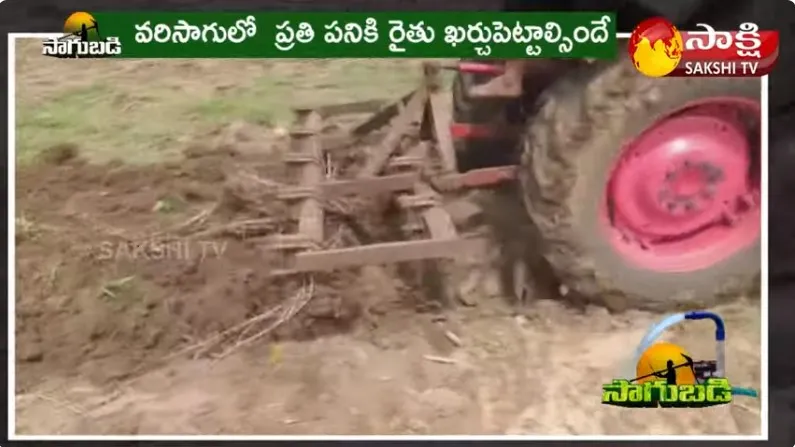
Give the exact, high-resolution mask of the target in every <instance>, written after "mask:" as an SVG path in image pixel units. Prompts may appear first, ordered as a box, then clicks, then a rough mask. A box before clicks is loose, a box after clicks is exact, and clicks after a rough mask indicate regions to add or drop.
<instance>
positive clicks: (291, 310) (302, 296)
mask: <svg viewBox="0 0 795 447" xmlns="http://www.w3.org/2000/svg"><path fill="white" fill-rule="evenodd" d="M314 294H315V281H314V279H312V278H311V277H310V278H309V280H308V284H306V285H305V286H304V287H302V288H301V290H300V291H299V292H298V293H296V294H295V295H294V297H293V300H292V301H293V303H292V305H291V306H290V307H288V308H287V309H285V310H284V312H282V314H281V315H280V316H279V319H278V320H276V321H275V322H273V323H271V324H270V325H268V326H267V327H266V328H265V329H263V330H261V331H259V332H257V333H256V334H254V335H252V336H250V337H248V338H245V339H243V340H241V341H239V342H238V343H236V344H235V345H234V346H232V347H230V348H229V349H227V350H226V351H224V352H222V353H221V354H219V355H218V356H217V357H216V360H221V359H223V358H225V357H228V356H229V355H230V354H232V353H233V352H235V351H237V350H238V349H240V348H242V347H244V346H247V345H250V344H251V343H253V342H254V341H256V340H258V339H260V338H262V337H264V336H265V335H267V334H269V333H270V332H271V331H273V330H274V329H276V328H277V327H279V326H281V325H282V324H283V323H285V322H286V321H288V320H289V319H291V318H292V317H294V316H295V315H296V314H298V312H300V311H301V309H303V308H304V306H306V305H307V303H309V301H310V300H311V299H312V297H313V296H314Z"/></svg>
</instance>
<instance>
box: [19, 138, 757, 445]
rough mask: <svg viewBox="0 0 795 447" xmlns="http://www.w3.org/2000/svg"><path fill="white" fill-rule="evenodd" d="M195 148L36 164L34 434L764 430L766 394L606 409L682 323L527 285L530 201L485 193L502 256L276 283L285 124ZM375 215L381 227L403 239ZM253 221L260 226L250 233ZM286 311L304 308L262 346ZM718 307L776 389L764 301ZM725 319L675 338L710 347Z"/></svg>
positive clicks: (29, 298) (24, 199)
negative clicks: (637, 359)
mask: <svg viewBox="0 0 795 447" xmlns="http://www.w3.org/2000/svg"><path fill="white" fill-rule="evenodd" d="M196 140H197V141H201V142H202V143H201V144H197V145H193V146H190V147H188V149H187V150H186V151H185V156H184V159H183V160H181V161H178V162H172V163H167V164H162V165H156V166H137V167H134V166H128V165H123V164H121V163H115V162H112V163H109V164H102V165H99V164H92V163H89V162H87V161H85V160H83V159H82V158H81V155H80V148H79V147H76V146H72V145H66V144H65V145H60V146H57V147H54V148H52V149H51V150H49V151H47V152H46V153H45V154H43V156H42V159H41V160H40V161H39V162H38V163H35V164H32V165H29V166H26V167H22V168H20V169H19V170H18V172H17V175H16V182H17V185H16V196H17V201H16V206H17V214H16V216H17V222H16V242H17V245H16V258H17V263H16V360H17V369H16V432H17V434H50V435H52V434H115V435H129V434H208V435H211V434H263V435H265V434H272V435H276V434H316V435H320V434H539V435H541V434H547V435H551V434H582V435H586V434H587V435H594V434H655V435H660V434H691V435H696V434H749V435H750V434H759V433H760V427H761V419H760V411H761V410H760V404H759V400H756V399H748V398H745V399H743V398H738V400H737V402H735V403H734V404H732V405H727V406H721V407H715V408H711V409H706V410H682V409H666V410H663V409H660V410H655V412H654V416H653V417H652V416H651V414H652V413H650V412H648V411H638V410H630V409H620V408H614V407H608V406H604V405H602V404H601V403H600V396H601V385H602V384H603V383H606V382H608V381H610V380H612V379H614V378H616V377H617V376H620V375H622V372H623V371H626V367H627V366H628V365H627V361H628V359H629V355H630V353H631V352H632V350H633V349H634V345H635V343H636V342H637V341H638V340H640V338H641V336H642V335H643V333H644V332H645V330H646V329H647V328H648V326H649V325H650V324H651V323H652V322H654V321H656V320H658V319H660V318H661V317H662V315H658V314H652V313H646V312H640V311H632V310H629V311H626V312H623V313H621V314H610V313H608V312H607V311H606V310H604V309H602V308H598V307H593V306H583V305H577V303H572V302H569V301H567V299H566V297H564V296H559V294H558V293H557V292H558V291H559V289H558V287H557V285H556V284H555V283H554V281H553V280H552V279H550V278H548V277H546V276H545V274H544V273H543V272H541V273H539V272H538V271H537V269H533V273H534V275H531V276H530V280H529V281H528V282H527V283H526V284H524V283H523V284H519V285H520V286H523V287H513V288H514V289H517V290H518V292H519V293H515V292H516V291H517V290H510V289H511V287H510V286H508V285H506V284H505V281H504V278H503V276H504V270H505V267H506V262H505V259H508V258H510V259H518V258H528V257H532V256H531V254H528V253H519V254H517V253H515V251H516V250H513V249H511V247H510V246H511V245H512V246H514V247H515V246H517V245H521V246H523V247H524V246H525V245H526V244H516V243H515V239H513V240H512V238H511V237H507V236H506V234H511V235H516V237H522V235H523V234H524V233H522V232H523V231H525V230H523V229H522V226H521V225H517V222H519V221H522V219H523V218H524V217H522V218H521V219H518V218H517V217H516V216H524V215H525V214H524V212H523V211H522V209H521V205H519V204H518V200H517V201H512V200H511V199H508V198H506V196H505V195H500V194H498V193H481V194H480V195H478V196H477V200H476V198H472V201H473V202H476V201H485V202H487V203H490V204H491V206H492V208H497V209H496V210H491V211H490V212H489V213H488V214H490V216H491V217H492V218H493V219H488V218H487V219H486V220H487V221H489V222H487V223H490V224H493V225H486V227H491V228H492V229H493V228H499V229H500V231H498V232H497V233H498V235H501V237H498V238H495V242H494V245H493V247H491V249H490V251H489V253H488V255H487V256H486V257H485V258H480V259H459V260H456V261H455V262H452V263H447V264H442V265H441V268H436V270H434V268H432V267H433V266H432V265H430V264H427V263H425V264H423V263H418V265H410V266H385V267H365V268H360V269H352V270H349V271H335V272H333V273H329V274H316V275H314V276H313V278H312V285H311V286H307V285H306V284H305V283H303V282H302V281H300V280H297V279H294V278H290V277H286V278H280V277H274V276H272V275H270V272H271V271H272V269H273V268H275V267H277V266H278V261H279V260H278V259H276V258H275V257H273V255H272V254H269V253H268V252H265V251H263V250H262V236H263V235H264V234H270V233H273V232H276V231H278V230H279V229H282V228H283V227H284V226H285V225H287V223H286V221H287V216H288V215H289V210H288V209H286V208H285V207H284V206H283V205H281V204H279V203H278V202H277V201H276V200H272V197H271V196H270V195H269V191H271V190H272V188H271V186H272V184H271V185H270V186H269V185H263V182H265V183H268V182H280V181H284V180H285V179H286V178H287V174H286V173H285V171H284V170H283V169H282V168H281V165H280V164H279V163H276V162H274V160H276V161H278V159H279V157H278V155H279V154H278V152H279V151H280V150H282V149H283V148H284V139H283V137H281V136H280V135H279V134H278V133H276V132H273V131H272V130H268V129H263V128H259V127H257V126H253V125H249V124H245V123H236V124H234V125H232V126H228V127H223V128H220V129H217V130H215V131H213V132H210V133H209V134H207V135H202V136H198V137H197V138H196ZM252 141H257V142H258V144H256V145H252V144H250V143H251V142H252ZM252 176H256V177H254V178H256V179H258V180H251V178H252ZM247 179H248V180H247ZM271 192H272V191H271ZM459 199H463V200H468V197H464V198H459ZM369 205H377V203H376V204H372V203H371V204H369ZM514 206H515V207H516V208H514ZM367 209H368V210H370V211H368V212H369V213H370V214H366V213H365V212H364V211H362V212H361V213H357V214H356V216H357V219H359V220H360V221H361V222H362V226H363V228H364V230H362V231H364V232H365V233H369V234H370V235H377V236H384V235H383V234H378V233H379V231H383V225H382V224H384V222H382V221H381V220H379V219H382V218H383V213H382V212H380V211H378V212H376V211H372V210H374V209H376V210H377V209H378V208H377V207H373V206H371V207H370V208H367ZM243 220H247V221H249V222H252V221H255V222H256V226H251V225H250V226H249V227H247V228H246V229H244V230H240V229H239V228H237V229H235V228H233V227H232V226H231V225H232V224H234V223H239V222H241V221H243ZM506 222H507V223H506ZM519 223H520V224H521V222H519ZM471 225H473V226H478V224H474V223H473V224H471ZM502 225H509V226H510V225H513V226H514V230H515V231H516V232H514V233H511V232H503V231H502V229H504V227H503V226H502ZM379 229H381V230H379ZM506 239H507V240H506ZM506 242H508V243H506ZM531 251H532V250H531ZM530 264H531V265H534V261H532V259H531V260H530ZM437 267H438V266H437ZM439 272H441V274H440V273H439ZM417 278H425V279H428V278H436V279H437V280H439V279H441V280H442V282H443V284H442V287H441V289H440V288H438V287H437V288H436V289H432V288H431V287H429V286H428V285H427V284H424V283H423V282H422V281H421V280H420V279H417ZM439 290H442V291H443V292H444V293H441V292H439ZM450 291H452V292H455V293H454V294H452V295H451V294H450V293H448V292H450ZM301 292H303V293H304V294H303V295H302V294H301ZM563 295H565V293H564V294H563ZM450 296H457V297H458V300H451V299H449V297H450ZM517 297H518V298H517ZM277 306H283V308H288V307H292V308H294V309H297V310H298V311H297V313H296V314H295V315H294V316H292V315H286V316H285V314H281V315H282V319H284V320H286V321H284V322H283V323H282V324H281V325H279V326H278V327H276V328H275V329H274V330H272V331H269V332H268V334H267V336H264V337H261V338H254V339H252V341H251V342H245V340H246V338H247V337H249V336H251V335H253V334H255V333H257V332H258V331H264V330H265V329H267V328H266V327H265V326H267V324H272V323H273V321H274V320H278V318H264V317H261V318H260V320H257V321H253V320H252V319H256V318H257V316H258V315H263V313H264V312H267V311H268V310H269V309H274V307H277ZM718 311H719V312H721V314H722V315H723V316H724V317H725V318H726V320H727V325H728V327H729V330H730V333H731V340H730V343H729V344H728V346H727V350H728V352H727V357H728V371H729V377H730V378H731V379H732V381H733V382H734V383H735V384H737V385H740V386H748V387H754V388H757V389H758V388H759V387H760V373H761V369H760V368H761V366H760V334H761V328H760V308H759V300H758V297H737V299H736V301H735V302H733V303H731V304H727V305H725V306H723V307H721V308H720V309H718ZM288 317H289V318H288ZM246 321H252V322H251V324H250V326H248V327H247V328H246V329H245V330H242V331H237V332H235V331H234V328H236V327H238V326H239V325H241V323H243V322H246ZM708 326H709V324H708V323H705V325H700V324H693V325H689V326H686V327H683V328H678V329H676V330H672V331H671V332H670V336H669V337H668V338H669V339H670V340H671V341H674V342H676V343H678V344H681V345H683V346H686V347H687V349H688V350H689V351H690V353H691V354H692V355H693V357H695V358H699V359H700V358H711V357H712V356H713V349H714V346H713V342H712V337H711V335H712V331H711V328H709V327H708ZM218 334H231V335H229V336H224V337H219V335H218Z"/></svg>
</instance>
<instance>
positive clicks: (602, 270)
mask: <svg viewBox="0 0 795 447" xmlns="http://www.w3.org/2000/svg"><path fill="white" fill-rule="evenodd" d="M749 6H750V5H748V4H747V2H734V1H733V2H729V1H722V2H720V4H719V5H718V4H717V3H716V2H715V1H709V0H705V1H692V0H691V1H688V0H682V1H678V0H669V1H668V2H657V1H650V0H649V1H645V0H635V1H631V2H630V1H599V2H594V1H587V2H585V1H578V0H574V1H555V2H554V3H553V2H550V1H515V2H511V1H509V2H508V4H507V5H506V9H508V10H512V11H516V10H521V11H529V10H536V11H541V10H609V9H612V10H615V11H617V15H618V29H619V30H620V31H630V30H631V29H632V28H633V27H634V26H635V25H637V24H638V23H640V22H641V21H642V20H643V19H645V18H649V17H655V16H663V17H666V18H668V19H669V20H671V21H672V22H673V23H675V24H676V25H677V26H678V27H679V28H680V29H684V30H689V29H694V28H695V25H696V24H698V23H708V24H710V25H712V26H715V27H716V28H717V29H736V28H737V26H738V25H739V23H740V22H745V21H753V20H754V18H753V16H750V17H749V16H748V15H744V14H745V13H743V12H742V11H741V10H740V8H747V7H749ZM736 17H741V18H742V19H741V20H737V19H734V18H736ZM721 27H722V28H721ZM622 56H625V55H622ZM620 59H622V60H620V61H618V62H615V61H612V62H609V63H601V62H599V63H589V62H584V61H575V60H535V59H527V60H507V61H496V60H463V61H460V62H459V63H458V64H457V67H456V68H457V69H456V74H455V80H454V83H453V95H452V96H453V99H452V101H453V107H452V109H453V114H452V115H453V122H452V124H451V126H450V133H451V135H452V137H453V141H454V147H455V151H456V155H457V157H456V158H457V163H458V169H459V171H461V172H469V171H474V170H479V169H483V168H487V167H499V166H511V165H517V166H518V174H517V175H518V178H519V183H520V185H521V191H522V196H523V201H524V204H525V207H526V209H527V211H528V212H529V215H530V217H531V219H532V222H533V224H534V226H535V227H536V228H537V230H538V234H539V235H540V237H541V240H542V246H543V254H544V258H545V260H546V262H547V263H548V264H549V266H551V268H552V270H553V271H554V273H555V274H556V276H557V277H558V279H559V280H560V281H561V283H562V284H564V285H565V286H566V288H567V289H568V290H570V291H571V292H574V293H577V294H580V295H582V296H583V297H586V298H588V299H589V301H598V302H603V303H620V304H619V305H620V306H621V307H633V308H647V309H658V310H663V309H671V308H677V307H684V308H687V307H690V306H694V305H698V306H704V305H711V304H714V303H715V302H717V300H718V298H719V297H722V296H740V295H747V294H748V293H750V292H751V291H752V290H753V289H754V288H756V287H758V281H759V274H760V265H761V262H760V259H761V251H760V234H761V190H760V185H761V162H762V160H761V155H762V151H761V141H762V138H761V132H762V120H761V105H760V81H759V80H758V79H742V78H719V79H718V78H661V79H650V78H647V77H644V76H643V75H642V74H640V73H638V72H637V71H636V70H635V69H634V67H633V66H632V64H631V62H629V61H628V59H627V57H626V56H625V57H623V58H620Z"/></svg>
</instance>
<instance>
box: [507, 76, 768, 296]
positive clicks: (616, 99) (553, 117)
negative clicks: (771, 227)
mask: <svg viewBox="0 0 795 447" xmlns="http://www.w3.org/2000/svg"><path fill="white" fill-rule="evenodd" d="M720 96H741V97H744V98H749V99H753V100H755V101H758V100H759V82H758V80H752V79H697V78H689V79H687V78H663V79H650V78H646V77H644V76H642V75H640V74H638V73H637V72H636V70H635V69H634V67H632V65H631V64H630V63H629V62H624V61H622V62H620V63H617V64H614V65H611V66H609V67H607V68H604V67H602V68H601V69H597V68H596V67H593V68H591V69H590V72H577V73H574V74H572V76H571V77H567V78H566V79H564V80H562V81H561V82H560V83H559V84H558V85H556V86H554V87H553V88H552V89H550V95H549V97H548V99H547V102H546V104H545V105H544V106H543V107H542V109H541V110H540V112H539V114H538V116H537V117H536V118H534V120H533V121H532V122H531V124H529V128H528V132H527V134H526V137H525V145H524V146H525V147H524V153H523V156H522V169H521V174H520V176H521V181H522V186H523V189H524V199H525V205H526V208H527V209H528V211H529V213H530V216H531V218H532V219H533V221H534V222H535V224H536V225H537V227H538V230H539V232H540V234H541V237H542V238H543V241H544V242H543V245H544V247H545V248H544V251H545V257H546V259H547V260H548V261H549V263H550V264H551V266H552V268H553V270H554V271H555V273H556V274H557V275H558V276H559V279H560V280H561V281H562V283H563V284H565V285H566V286H567V287H568V288H569V290H570V291H571V292H573V293H574V294H576V296H578V297H579V298H581V299H582V298H584V299H585V300H587V301H589V302H593V303H599V304H602V305H605V306H607V307H608V308H610V309H612V310H625V309H629V308H636V309H646V310H656V311H672V310H682V309H688V308H697V307H702V308H703V307H708V306H711V305H713V304H715V303H716V302H718V301H719V300H720V299H721V298H734V297H737V296H742V295H747V294H749V293H751V292H752V291H753V290H754V289H756V288H758V278H759V271H760V243H759V239H758V237H757V239H756V241H755V242H753V243H752V244H751V245H750V246H747V247H746V248H743V249H741V250H738V251H737V252H735V253H734V254H733V255H732V256H730V257H729V258H727V259H725V260H723V261H721V262H718V263H715V264H713V265H711V266H709V267H707V268H704V269H701V270H695V271H692V272H686V273H667V272H657V271H651V270H644V269H640V268H637V267H634V266H631V265H629V263H628V262H626V261H625V258H623V257H622V256H620V255H619V254H618V253H617V252H616V251H615V249H614V248H613V246H612V245H611V244H610V243H609V241H608V238H607V237H606V233H605V224H604V220H600V218H599V215H600V208H599V207H600V206H601V204H602V203H603V201H604V200H605V195H604V194H605V188H606V184H607V182H608V179H609V177H610V174H611V170H612V168H613V166H614V163H615V161H616V160H617V158H618V156H619V155H620V152H621V148H622V144H623V143H625V142H626V141H629V140H630V139H632V138H633V137H634V136H637V135H638V134H640V133H641V132H642V131H643V130H644V129H646V128H647V127H648V126H650V125H651V124H652V123H654V122H655V121H656V120H657V119H658V118H660V117H661V116H663V115H665V114H666V112H670V111H672V110H676V109H677V108H679V107H682V106H684V105H685V104H687V103H689V102H691V101H697V100H699V99H702V98H709V97H720Z"/></svg>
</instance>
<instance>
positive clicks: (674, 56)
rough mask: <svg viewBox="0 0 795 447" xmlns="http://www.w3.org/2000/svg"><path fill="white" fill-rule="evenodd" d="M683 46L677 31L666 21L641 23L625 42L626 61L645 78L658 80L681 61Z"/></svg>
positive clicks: (654, 19)
mask: <svg viewBox="0 0 795 447" xmlns="http://www.w3.org/2000/svg"><path fill="white" fill-rule="evenodd" d="M683 48H684V43H683V40H682V34H680V33H679V30H677V29H676V27H675V26H674V25H673V24H672V23H671V22H669V21H668V20H666V19H663V18H660V17H657V18H651V19H647V20H644V21H643V22H641V23H640V24H639V25H638V26H637V27H635V30H634V31H632V35H631V36H630V38H629V45H628V48H627V49H628V51H629V57H630V58H631V59H632V62H634V64H635V68H637V69H638V71H639V72H641V73H643V74H644V75H646V76H649V77H653V78H661V77H663V76H666V75H668V74H670V73H671V72H672V71H674V70H675V69H676V67H677V66H678V65H679V61H681V60H682V49H683Z"/></svg>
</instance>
